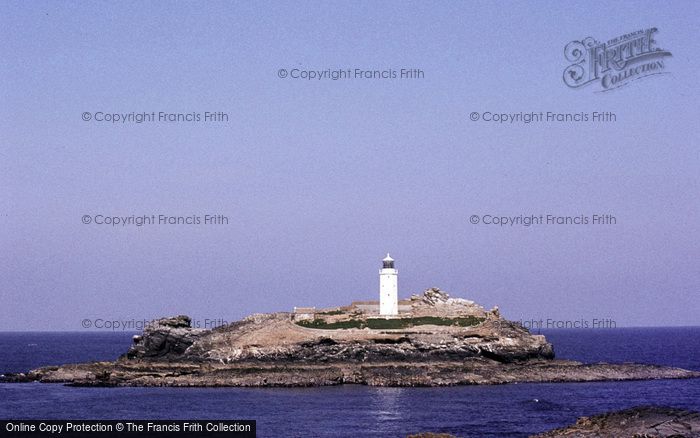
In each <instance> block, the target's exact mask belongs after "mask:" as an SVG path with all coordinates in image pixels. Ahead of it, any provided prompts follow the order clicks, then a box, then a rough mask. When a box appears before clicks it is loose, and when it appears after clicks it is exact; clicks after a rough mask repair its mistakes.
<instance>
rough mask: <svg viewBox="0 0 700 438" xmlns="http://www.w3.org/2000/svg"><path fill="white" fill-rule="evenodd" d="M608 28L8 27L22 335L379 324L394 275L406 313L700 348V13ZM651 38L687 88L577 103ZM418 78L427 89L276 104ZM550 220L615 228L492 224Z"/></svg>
mask: <svg viewBox="0 0 700 438" xmlns="http://www.w3.org/2000/svg"><path fill="white" fill-rule="evenodd" d="M611 3H612V2H608V1H605V2H592V1H585V2H579V3H574V2H517V3H516V2H502V3H498V2H479V3H477V2H417V3H409V2H398V1H396V2H394V1H392V2H374V1H368V2H269V3H265V2H257V1H256V2H252V1H251V2H245V3H244V2H239V3H234V2H206V3H195V2H187V3H185V2H177V3H176V2H172V3H168V4H167V5H166V4H165V3H159V2H149V3H145V4H142V2H114V3H108V2H54V1H47V2H39V1H32V2H25V1H6V0H2V1H0V40H1V41H2V43H0V47H1V50H2V61H1V62H0V294H1V297H2V303H1V304H0V329H2V330H33V329H40V330H81V320H82V319H84V318H104V319H141V318H153V317H158V316H164V315H170V314H179V313H186V314H190V315H193V316H194V317H196V318H199V319H204V318H225V319H228V320H234V319H238V318H240V317H243V316H245V315H247V314H250V313H254V312H268V311H280V310H281V311H286V310H289V309H291V308H292V307H293V306H295V305H299V306H305V305H317V306H331V305H341V304H345V303H348V302H350V301H352V300H358V299H377V297H378V269H379V268H380V264H381V262H380V261H381V259H382V258H383V257H384V255H385V254H386V252H387V251H390V252H391V254H392V256H393V257H394V258H395V259H396V264H397V268H398V269H399V294H400V296H409V295H410V294H411V293H415V292H420V291H422V290H423V289H425V288H427V287H431V286H439V287H440V288H442V289H445V290H447V291H449V292H450V293H451V294H452V295H454V296H459V297H464V298H469V299H473V300H475V301H477V302H479V303H482V304H483V305H485V306H487V307H491V306H493V305H495V304H498V305H499V306H500V308H501V310H502V312H503V314H504V315H505V316H507V317H509V318H512V319H520V318H526V319H530V318H552V319H557V320H579V319H586V320H591V319H592V318H612V319H614V320H615V321H616V322H617V323H618V324H619V325H691V324H693V325H696V324H698V315H699V314H700V300H699V298H698V293H699V292H700V264H699V263H698V261H699V260H700V243H699V237H698V236H699V232H700V195H699V193H700V187H699V186H700V185H699V184H698V182H699V175H700V152H699V146H700V145H699V144H698V143H699V141H698V140H700V134H699V131H698V123H699V120H700V109H699V105H698V102H699V101H700V88H699V86H698V73H699V72H700V60H699V55H700V53H699V52H698V47H699V42H700V30H699V29H700V28H699V26H698V22H697V17H699V16H700V6H699V5H700V4H699V3H698V2H694V1H686V2H683V1H677V2H668V3H667V2H660V1H655V2H626V3H624V2H620V3H617V2H615V3H613V4H611ZM650 27H657V28H658V29H659V32H658V33H657V34H656V38H655V39H656V41H657V44H658V46H660V47H662V48H664V49H666V50H669V51H670V52H672V54H673V56H672V57H671V58H666V59H665V62H666V71H668V72H669V74H666V75H658V76H653V77H648V78H645V79H643V80H640V81H636V82H634V83H632V84H630V85H628V86H626V87H623V88H620V89H617V90H614V91H612V92H607V93H596V92H594V91H595V90H594V89H593V87H584V88H582V89H570V88H568V87H566V86H565V85H564V83H563V82H562V72H563V70H564V68H565V67H566V66H567V65H568V64H569V63H568V62H567V61H566V60H565V58H564V55H563V51H564V46H565V45H566V44H567V43H568V42H569V41H572V40H576V39H582V38H584V37H587V36H592V37H594V38H597V39H599V40H608V39H611V38H614V37H617V36H620V35H622V34H626V33H630V32H633V31H636V30H639V29H646V28H650ZM402 67H406V68H420V69H422V70H423V71H424V73H425V77H424V78H423V79H416V80H344V81H329V80H324V81H304V80H301V79H297V80H295V79H290V78H285V79H281V78H279V77H278V70H279V69H281V68H284V69H288V70H291V69H294V68H302V69H310V70H322V69H326V68H341V69H342V68H353V69H354V68H363V69H371V70H375V69H388V68H393V69H400V68H402ZM86 111H87V112H91V113H94V112H98V111H104V112H123V113H127V112H132V111H134V112H143V111H145V112H151V111H156V112H158V111H165V112H171V113H178V112H179V113H190V112H200V113H201V112H204V111H224V112H227V113H228V115H229V122H228V123H209V124H207V123H175V124H167V123H143V124H133V123H130V124H114V125H113V124H109V123H99V122H95V121H89V122H85V121H83V120H82V118H81V114H82V113H83V112H86ZM474 111H478V112H483V111H494V112H520V111H524V112H530V111H537V112H539V111H556V112H569V113H578V112H591V111H612V112H615V113H616V115H617V122H615V123H607V124H595V123H580V124H575V123H561V124H547V123H540V124H529V125H523V124H513V125H509V124H504V125H498V124H495V123H487V122H472V121H470V120H469V115H470V113H471V112H474ZM548 213H550V214H557V215H571V216H577V215H580V214H586V215H591V214H593V213H600V214H602V213H609V214H613V215H615V217H616V218H617V224H616V225H614V226H598V227H594V226H590V225H589V226H539V227H535V226H533V227H529V228H525V227H522V226H520V227H517V226H516V227H503V228H500V227H497V226H487V225H481V224H480V225H472V224H470V222H469V218H470V216H471V215H473V214H478V215H484V214H495V215H520V214H548ZM85 214H89V215H97V214H104V215H117V216H128V215H151V214H156V215H157V214H167V215H179V216H189V215H204V214H224V215H227V216H228V217H229V218H230V223H229V224H228V225H220V226H204V225H198V226H144V227H135V226H129V227H109V226H106V225H95V224H94V223H92V224H89V225H85V224H83V223H82V222H81V217H82V216H83V215H85Z"/></svg>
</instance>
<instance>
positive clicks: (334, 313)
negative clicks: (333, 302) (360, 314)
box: [318, 310, 345, 315]
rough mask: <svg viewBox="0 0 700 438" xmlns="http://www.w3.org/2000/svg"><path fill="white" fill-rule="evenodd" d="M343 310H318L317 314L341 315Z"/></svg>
mask: <svg viewBox="0 0 700 438" xmlns="http://www.w3.org/2000/svg"><path fill="white" fill-rule="evenodd" d="M343 313H345V312H343V311H342V310H329V311H328V312H319V313H318V314H319V315H342V314H343Z"/></svg>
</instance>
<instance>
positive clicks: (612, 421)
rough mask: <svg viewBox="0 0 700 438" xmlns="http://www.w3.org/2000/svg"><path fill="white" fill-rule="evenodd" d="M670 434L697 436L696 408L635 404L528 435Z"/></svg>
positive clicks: (699, 418) (699, 427) (541, 437)
mask: <svg viewBox="0 0 700 438" xmlns="http://www.w3.org/2000/svg"><path fill="white" fill-rule="evenodd" d="M623 436H629V437H668V438H671V437H674V438H699V437H700V412H695V411H687V410H683V409H675V408H670V407H665V406H638V407H634V408H630V409H625V410H622V411H615V412H607V413H605V414H600V415H595V416H592V417H581V418H579V419H578V420H577V421H576V423H575V424H573V425H571V426H567V427H562V428H559V429H555V430H551V431H549V432H546V433H543V434H540V435H535V436H534V437H532V438H557V437H581V438H585V437H623Z"/></svg>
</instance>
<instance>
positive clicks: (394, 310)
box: [379, 253, 399, 316]
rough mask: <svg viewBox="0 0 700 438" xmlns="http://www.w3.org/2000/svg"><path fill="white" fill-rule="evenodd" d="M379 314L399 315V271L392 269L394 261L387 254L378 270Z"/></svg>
mask: <svg viewBox="0 0 700 438" xmlns="http://www.w3.org/2000/svg"><path fill="white" fill-rule="evenodd" d="M379 314H380V315H383V316H394V315H398V314H399V271H398V270H397V269H396V268H394V259H392V258H391V256H390V255H389V253H387V255H386V257H385V258H384V260H382V269H380V270H379Z"/></svg>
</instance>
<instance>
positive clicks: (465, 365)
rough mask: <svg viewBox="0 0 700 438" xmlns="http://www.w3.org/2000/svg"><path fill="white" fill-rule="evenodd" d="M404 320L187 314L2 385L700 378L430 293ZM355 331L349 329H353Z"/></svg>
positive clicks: (336, 314) (354, 315)
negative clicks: (585, 355)
mask: <svg viewBox="0 0 700 438" xmlns="http://www.w3.org/2000/svg"><path fill="white" fill-rule="evenodd" d="M407 303H408V304H406V306H407V307H408V308H409V311H408V312H407V314H406V315H405V316H403V317H402V318H397V319H379V318H376V317H375V316H374V315H372V314H371V313H367V312H364V313H363V310H362V309H363V307H362V306H363V304H360V305H351V306H346V307H343V308H334V309H326V310H323V311H320V312H318V313H317V314H314V315H313V316H312V317H311V318H308V317H307V316H305V317H304V319H301V320H300V319H299V318H297V316H298V315H294V314H290V313H273V314H259V315H252V316H250V317H248V318H245V319H243V320H241V321H238V322H234V323H232V324H229V325H227V326H224V327H219V328H216V329H214V330H201V329H195V328H192V327H191V326H190V319H189V318H188V317H186V316H177V317H172V318H163V319H161V320H158V321H157V322H156V323H154V324H152V325H149V326H148V327H147V328H146V329H145V330H144V332H143V334H142V335H140V336H135V337H134V344H133V345H132V347H131V348H130V349H129V351H128V352H127V353H125V354H124V355H123V356H122V357H120V358H119V359H117V360H116V361H113V362H96V363H85V364H72V365H62V366H50V367H42V368H39V369H36V370H32V371H29V372H27V373H19V374H8V375H5V376H3V377H2V380H3V381H5V382H32V381H36V382H44V383H65V384H69V385H75V386H182V387H187V386H248V387H266V386H275V387H298V386H326V385H341V384H362V385H371V386H451V385H484V384H489V385H493V384H505V383H520V382H593V381H605V380H642V379H644V380H646V379H681V378H697V377H700V372H695V371H688V370H683V369H678V368H669V367H661V366H655V365H642V364H632V363H626V364H605V363H597V364H582V363H579V362H574V361H566V360H557V359H554V350H553V347H552V345H551V344H550V343H548V342H547V340H546V339H545V338H544V336H541V335H533V334H531V333H530V332H529V331H528V330H527V329H525V328H523V327H521V326H519V325H517V324H515V323H513V322H511V321H508V320H505V319H503V318H502V317H501V316H500V314H499V312H498V310H497V309H494V310H492V311H485V310H484V309H483V308H482V307H481V306H478V305H476V304H474V303H473V302H471V301H467V300H461V299H452V298H449V296H448V295H447V294H446V293H444V292H442V291H440V290H439V289H436V288H433V289H428V290H427V291H426V292H425V293H424V294H423V295H415V296H413V297H412V298H411V300H410V301H407ZM348 327H349V328H348Z"/></svg>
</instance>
